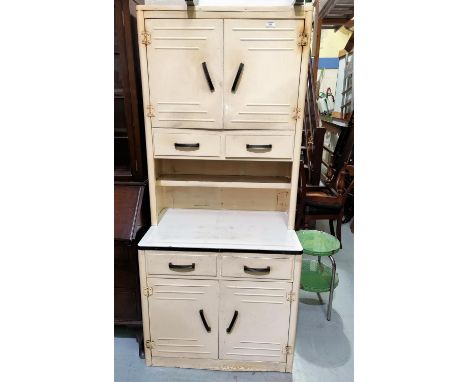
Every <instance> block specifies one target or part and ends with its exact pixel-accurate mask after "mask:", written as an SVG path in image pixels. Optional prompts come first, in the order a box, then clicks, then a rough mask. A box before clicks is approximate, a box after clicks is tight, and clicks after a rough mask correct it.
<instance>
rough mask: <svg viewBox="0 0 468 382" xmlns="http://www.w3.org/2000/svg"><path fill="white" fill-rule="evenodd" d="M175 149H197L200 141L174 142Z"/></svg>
mask: <svg viewBox="0 0 468 382" xmlns="http://www.w3.org/2000/svg"><path fill="white" fill-rule="evenodd" d="M174 147H175V148H176V149H182V148H186V149H187V148H190V149H199V148H200V143H174Z"/></svg>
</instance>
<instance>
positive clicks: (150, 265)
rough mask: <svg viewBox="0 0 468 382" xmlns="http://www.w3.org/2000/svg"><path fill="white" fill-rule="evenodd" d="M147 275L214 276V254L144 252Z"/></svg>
mask: <svg viewBox="0 0 468 382" xmlns="http://www.w3.org/2000/svg"><path fill="white" fill-rule="evenodd" d="M146 272H147V273H148V274H149V275H174V276H216V254H215V253H200V252H194V253H193V254H192V253H187V252H176V251H174V252H164V251H146Z"/></svg>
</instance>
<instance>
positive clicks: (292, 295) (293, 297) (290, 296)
mask: <svg viewBox="0 0 468 382" xmlns="http://www.w3.org/2000/svg"><path fill="white" fill-rule="evenodd" d="M286 300H288V301H294V300H296V293H294V292H289V293H288V294H287V295H286Z"/></svg>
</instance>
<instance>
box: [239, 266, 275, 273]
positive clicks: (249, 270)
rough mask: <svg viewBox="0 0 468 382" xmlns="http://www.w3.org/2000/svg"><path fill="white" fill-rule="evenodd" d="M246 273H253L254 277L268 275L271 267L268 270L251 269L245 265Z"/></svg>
mask: <svg viewBox="0 0 468 382" xmlns="http://www.w3.org/2000/svg"><path fill="white" fill-rule="evenodd" d="M244 272H245V273H251V274H254V275H260V274H261V275H267V274H268V273H270V266H268V267H266V268H250V267H248V266H247V265H244Z"/></svg>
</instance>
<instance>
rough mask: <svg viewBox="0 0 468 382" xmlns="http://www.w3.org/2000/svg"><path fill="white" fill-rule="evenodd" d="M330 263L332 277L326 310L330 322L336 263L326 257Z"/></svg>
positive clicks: (331, 258) (330, 257) (331, 257)
mask: <svg viewBox="0 0 468 382" xmlns="http://www.w3.org/2000/svg"><path fill="white" fill-rule="evenodd" d="M328 257H329V259H330V261H331V263H332V277H331V282H330V297H329V298H328V310H327V320H328V321H330V318H331V310H332V304H333V292H334V289H335V288H333V287H334V285H335V274H336V263H335V259H334V258H333V256H328Z"/></svg>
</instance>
